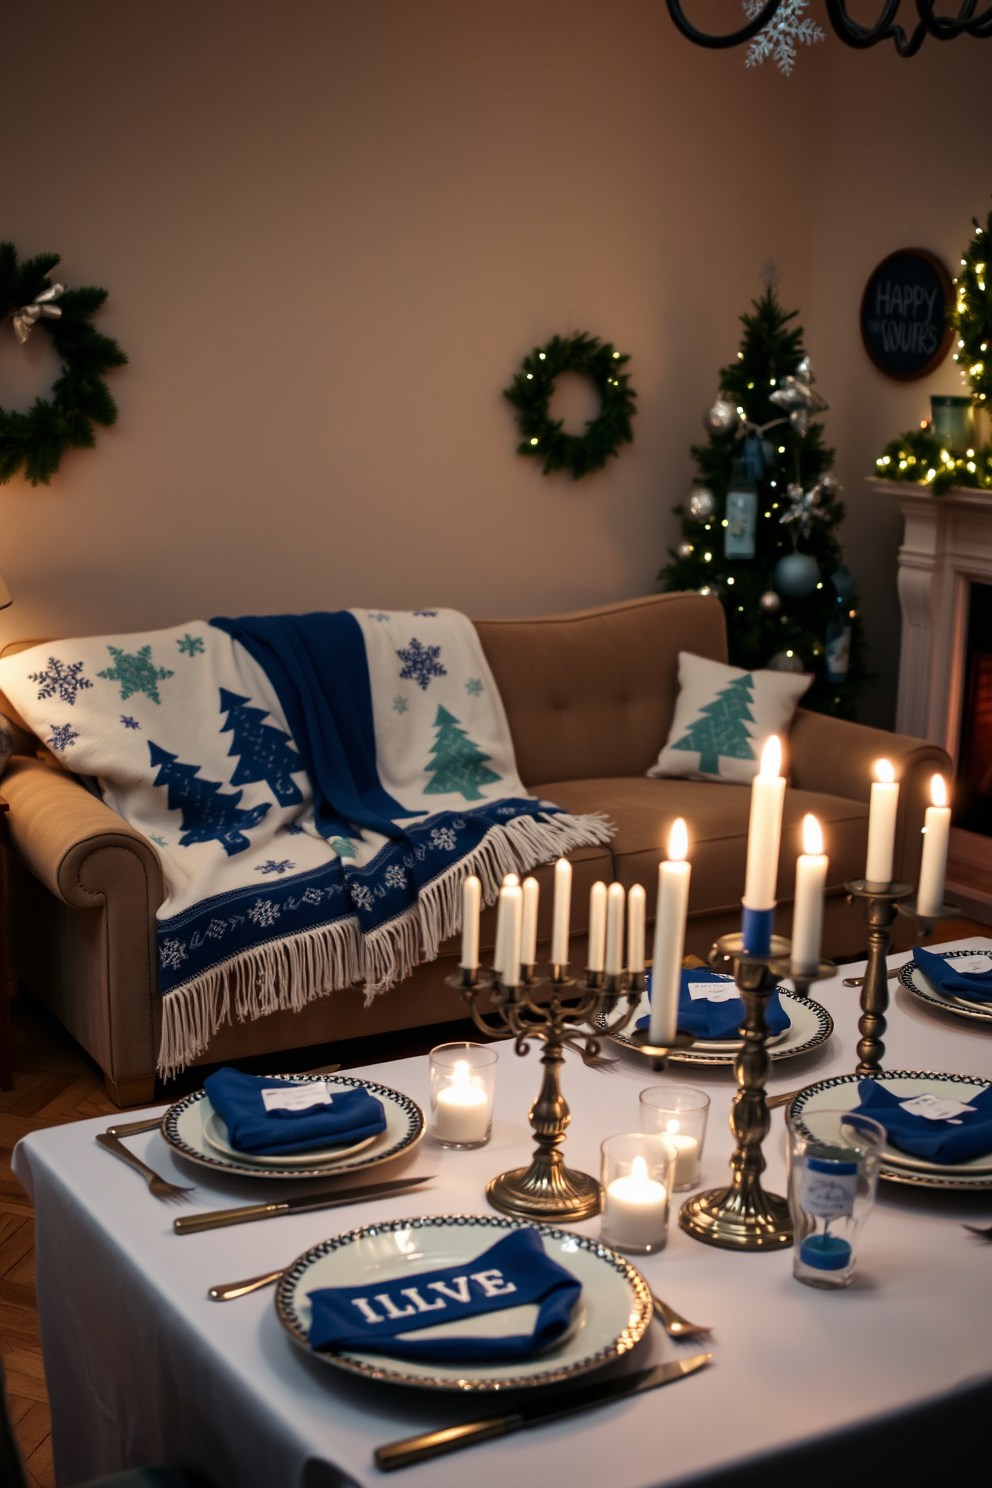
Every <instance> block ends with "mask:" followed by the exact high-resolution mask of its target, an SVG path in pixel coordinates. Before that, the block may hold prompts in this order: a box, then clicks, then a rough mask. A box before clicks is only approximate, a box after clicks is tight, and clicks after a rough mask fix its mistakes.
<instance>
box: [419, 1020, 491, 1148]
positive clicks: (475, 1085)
mask: <svg viewBox="0 0 992 1488" xmlns="http://www.w3.org/2000/svg"><path fill="white" fill-rule="evenodd" d="M498 1058H499V1055H498V1054H497V1053H496V1050H495V1049H494V1048H492V1047H491V1045H489V1044H438V1046H437V1048H436V1049H432V1050H431V1136H432V1137H433V1138H434V1140H435V1141H436V1142H440V1143H441V1145H442V1147H463V1148H464V1147H484V1146H485V1144H486V1143H487V1142H488V1141H489V1137H490V1134H491V1132H492V1129H493V1099H494V1097H495V1094H496V1062H497V1060H498Z"/></svg>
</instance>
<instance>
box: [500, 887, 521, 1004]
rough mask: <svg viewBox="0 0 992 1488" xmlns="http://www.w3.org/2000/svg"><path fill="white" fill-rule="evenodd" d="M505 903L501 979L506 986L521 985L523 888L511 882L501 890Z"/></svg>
mask: <svg viewBox="0 0 992 1488" xmlns="http://www.w3.org/2000/svg"><path fill="white" fill-rule="evenodd" d="M500 900H501V903H502V905H503V946H502V950H501V952H500V980H501V981H502V983H503V985H504V987H519V985H520V939H521V933H522V930H523V908H524V906H523V890H522V889H521V887H520V885H519V884H510V885H509V886H508V887H507V888H505V889H501V890H500Z"/></svg>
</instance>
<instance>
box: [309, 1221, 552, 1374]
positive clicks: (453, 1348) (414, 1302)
mask: <svg viewBox="0 0 992 1488" xmlns="http://www.w3.org/2000/svg"><path fill="white" fill-rule="evenodd" d="M581 1291H582V1286H581V1283H580V1282H578V1281H576V1279H575V1277H574V1276H573V1275H572V1274H571V1272H570V1271H566V1270H565V1268H564V1267H563V1266H559V1265H558V1263H557V1261H553V1260H552V1259H551V1257H550V1256H548V1255H547V1254H546V1253H545V1250H544V1245H543V1242H542V1240H541V1236H540V1234H539V1232H538V1231H537V1230H534V1229H521V1230H514V1231H513V1232H512V1233H511V1234H509V1235H506V1236H504V1237H503V1239H502V1240H497V1242H496V1244H495V1245H491V1246H490V1247H489V1249H488V1250H485V1251H483V1253H482V1255H480V1256H476V1258H475V1260H474V1261H466V1262H464V1263H463V1264H462V1265H459V1266H445V1267H444V1268H443V1269H442V1270H437V1271H415V1272H412V1273H410V1274H408V1275H405V1276H399V1277H396V1278H395V1279H394V1280H392V1281H389V1282H381V1281H370V1282H368V1283H366V1284H363V1285H362V1286H350V1287H321V1288H320V1289H319V1290H317V1291H313V1292H311V1293H310V1294H309V1296H310V1303H311V1306H312V1308H313V1314H312V1320H311V1323H310V1334H309V1338H310V1346H311V1348H314V1349H329V1350H340V1349H360V1350H361V1351H362V1352H363V1353H373V1354H392V1355H393V1356H395V1357H396V1358H399V1359H451V1360H455V1359H526V1358H528V1357H529V1356H530V1355H531V1354H535V1353H537V1352H538V1351H539V1350H540V1349H545V1348H548V1347H550V1345H551V1344H553V1343H555V1342H557V1340H558V1339H559V1338H560V1337H561V1336H562V1334H563V1333H564V1332H565V1330H566V1329H567V1328H568V1325H569V1323H570V1322H571V1318H572V1310H573V1308H574V1307H575V1304H576V1302H577V1301H578V1299H579V1295H580V1293H581ZM525 1303H537V1304H538V1314H537V1319H536V1321H535V1323H534V1327H533V1329H532V1331H531V1332H530V1333H514V1334H508V1335H505V1336H504V1337H501V1338H486V1337H478V1338H473V1337H466V1336H465V1335H464V1334H459V1335H456V1336H449V1337H447V1338H438V1337H434V1338H418V1337H417V1336H416V1335H417V1333H418V1332H419V1330H420V1329H421V1328H433V1327H436V1326H437V1324H438V1323H450V1322H454V1321H456V1320H460V1319H461V1318H472V1317H478V1316H480V1314H482V1313H486V1312H501V1311H503V1310H504V1309H506V1308H508V1307H520V1306H522V1305H524V1304H525Z"/></svg>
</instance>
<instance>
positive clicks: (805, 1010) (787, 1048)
mask: <svg viewBox="0 0 992 1488" xmlns="http://www.w3.org/2000/svg"><path fill="white" fill-rule="evenodd" d="M778 991H779V996H780V999H781V1003H782V1007H783V1008H784V1009H785V1011H786V1012H787V1013H788V1015H789V1027H788V1028H785V1029H783V1030H782V1032H781V1033H778V1034H775V1035H774V1036H773V1037H772V1038H770V1039H769V1040H768V1041H767V1043H766V1044H765V1048H766V1049H767V1050H768V1057H769V1059H773V1060H777V1059H791V1058H792V1057H793V1055H795V1054H805V1053H806V1052H807V1051H808V1050H809V1049H815V1048H816V1047H817V1045H818V1044H822V1043H825V1042H826V1040H827V1039H828V1038H829V1037H830V1035H831V1034H832V1033H833V1031H834V1020H833V1019H832V1018H831V1016H830V1014H829V1013H828V1012H827V1010H826V1008H825V1007H821V1006H820V1004H819V1003H818V1002H814V1001H813V1000H812V998H810V997H800V995H799V993H798V992H792V991H790V990H789V988H788V987H779V989H778ZM650 1011H651V1004H650V1003H649V1002H648V995H647V993H646V992H645V994H644V996H643V997H642V998H641V1002H640V1005H639V1006H638V1009H637V1012H636V1013H635V1014H634V1017H633V1018H632V1019H631V1021H630V1023H629V1024H628V1027H630V1028H632V1027H633V1026H634V1024H635V1023H636V1022H637V1019H638V1018H643V1017H644V1016H645V1014H647V1013H650ZM614 1041H615V1042H616V1043H618V1044H625V1045H626V1046H627V1048H628V1049H631V1048H633V1047H634V1045H633V1044H632V1043H631V1041H630V1038H629V1037H628V1035H627V1034H626V1033H617V1034H615V1035H614ZM740 1048H741V1040H740V1039H733V1040H730V1039H697V1040H696V1042H695V1043H694V1044H690V1045H689V1047H688V1049H673V1050H672V1052H671V1053H670V1054H669V1056H668V1059H669V1062H670V1063H671V1064H733V1062H734V1058H735V1056H736V1055H737V1053H738V1051H739V1050H740Z"/></svg>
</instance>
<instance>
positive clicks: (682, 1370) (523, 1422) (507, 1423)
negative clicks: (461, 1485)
mask: <svg viewBox="0 0 992 1488" xmlns="http://www.w3.org/2000/svg"><path fill="white" fill-rule="evenodd" d="M712 1357H713V1355H712V1354H695V1355H694V1356H693V1357H692V1358H691V1359H675V1360H673V1361H672V1363H670V1364H657V1365H655V1367H654V1368H653V1369H642V1370H640V1371H639V1372H638V1373H637V1374H628V1375H624V1376H622V1377H621V1378H620V1379H612V1380H607V1381H606V1382H605V1383H603V1384H598V1383H597V1384H591V1385H581V1386H579V1387H578V1388H577V1389H570V1390H557V1391H555V1392H554V1394H553V1395H542V1396H541V1397H540V1398H539V1399H537V1400H532V1401H528V1402H527V1403H526V1404H525V1405H523V1406H521V1407H520V1408H519V1409H518V1410H515V1411H512V1412H511V1413H510V1414H508V1415H505V1416H488V1417H487V1418H486V1419H485V1420H483V1421H470V1422H469V1423H468V1424H467V1425H465V1426H449V1427H447V1428H446V1429H445V1430H442V1431H427V1432H425V1433H424V1434H423V1435H422V1436H408V1437H406V1439H405V1440H404V1441H396V1442H389V1443H388V1444H387V1445H386V1446H384V1447H377V1448H376V1450H375V1453H374V1461H375V1465H376V1467H377V1468H379V1470H380V1472H394V1471H395V1470H396V1468H398V1467H412V1466H413V1464H414V1463H415V1462H424V1461H426V1459H427V1458H428V1457H440V1456H441V1455H442V1453H444V1452H458V1451H460V1450H461V1448H462V1447H471V1446H474V1445H475V1443H476V1442H484V1441H490V1440H491V1439H492V1438H493V1437H494V1436H509V1434H510V1432H511V1431H526V1430H528V1429H529V1428H530V1427H532V1426H544V1425H545V1424H546V1423H547V1422H548V1421H560V1420H562V1418H563V1417H565V1416H571V1415H575V1414H576V1413H577V1412H579V1411H584V1410H594V1409H595V1408H596V1407H597V1406H599V1405H611V1404H612V1403H613V1402H614V1401H617V1400H629V1399H630V1398H631V1396H633V1395H641V1394H643V1393H644V1391H645V1390H656V1389H657V1388H658V1386H659V1385H668V1384H671V1382H672V1380H677V1379H682V1378H683V1377H684V1376H685V1375H687V1374H694V1373H695V1372H696V1370H697V1369H702V1368H703V1367H704V1366H705V1365H706V1364H708V1363H709V1362H710V1360H711V1359H712Z"/></svg>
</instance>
